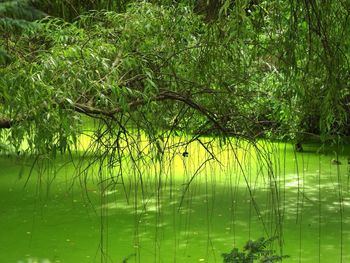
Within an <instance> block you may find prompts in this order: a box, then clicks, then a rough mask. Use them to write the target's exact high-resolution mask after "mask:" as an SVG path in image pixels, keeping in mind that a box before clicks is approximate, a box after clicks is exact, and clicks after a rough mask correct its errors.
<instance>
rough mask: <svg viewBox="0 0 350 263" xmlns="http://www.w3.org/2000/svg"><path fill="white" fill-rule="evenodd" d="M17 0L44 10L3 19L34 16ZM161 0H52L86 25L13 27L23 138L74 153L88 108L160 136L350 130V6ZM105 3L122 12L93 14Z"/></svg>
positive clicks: (11, 111) (11, 88)
mask: <svg viewBox="0 0 350 263" xmlns="http://www.w3.org/2000/svg"><path fill="white" fill-rule="evenodd" d="M15 2H16V3H21V5H19V6H17V7H21V8H19V9H20V10H22V11H23V12H22V11H21V12H22V13H23V14H24V13H27V11H28V12H29V13H33V14H36V10H37V9H33V7H32V6H33V5H30V2H29V1H6V2H1V3H0V11H1V12H2V13H1V14H2V17H3V19H2V21H5V20H6V19H9V18H11V19H12V17H14V18H16V20H15V21H22V20H18V19H17V18H19V17H20V16H19V15H18V16H15V15H12V14H15V13H16V12H14V11H9V10H14V9H13V7H14V6H15ZM154 2H155V3H150V2H148V3H147V2H142V3H129V1H125V2H120V7H119V9H118V8H116V7H115V6H114V5H115V3H116V2H113V3H114V4H113V3H112V2H111V1H92V0H91V1H88V2H87V3H85V4H84V3H83V2H79V3H77V4H76V5H71V4H72V3H73V2H71V1H63V2H61V1H48V2H47V3H46V4H47V5H45V4H43V5H42V8H44V10H45V11H46V12H48V13H51V14H57V15H60V16H62V17H64V18H66V20H69V21H71V20H74V22H67V21H65V20H64V19H60V18H54V17H47V18H45V19H43V20H41V21H37V22H34V23H31V25H34V26H33V27H30V28H29V27H24V28H23V29H22V30H21V32H20V34H14V33H13V32H12V31H11V29H4V30H6V35H7V37H6V38H5V39H1V40H0V44H1V46H2V47H5V48H2V50H1V51H0V53H1V54H3V55H2V56H1V57H2V60H3V64H8V65H7V66H6V67H4V68H3V69H1V74H2V76H3V77H2V78H1V80H0V84H1V86H0V92H1V93H0V97H1V101H0V103H1V106H0V107H1V109H2V116H1V117H2V119H1V120H0V124H1V125H2V127H5V128H8V127H11V131H10V137H9V138H11V141H12V143H13V144H15V145H16V146H18V147H19V145H21V144H22V143H23V141H24V138H26V140H27V143H28V144H29V146H30V147H31V148H32V149H36V150H39V151H52V150H53V149H59V150H61V151H64V150H65V149H67V147H68V146H69V145H74V142H75V141H76V140H75V139H74V138H76V137H77V135H78V134H79V132H80V128H79V127H80V125H81V122H82V115H85V116H87V117H88V118H92V119H96V120H102V121H103V122H104V123H108V125H109V127H110V130H113V129H121V130H125V129H127V128H130V127H133V128H137V129H141V130H144V131H145V132H146V134H147V135H148V136H149V137H150V138H152V140H153V141H156V140H157V139H156V138H155V137H157V136H158V134H160V133H161V132H162V131H164V130H168V131H170V132H177V133H179V132H186V133H192V134H197V135H202V134H220V135H225V136H226V135H234V136H238V137H244V138H249V139H252V140H253V139H254V138H256V137H261V136H265V137H273V138H276V137H278V138H287V139H292V140H296V141H299V140H301V139H303V137H304V134H316V135H321V136H322V138H327V136H336V137H337V136H341V135H348V134H349V133H350V129H349V128H350V124H349V122H348V118H347V116H348V113H349V98H350V97H349V84H350V83H349V81H350V78H349V73H348V72H349V64H348V60H349V57H348V56H349V55H348V54H350V52H349V47H350V43H349V41H350V40H349V37H348V36H349V34H348V33H350V32H349V30H350V29H349V28H350V27H348V26H347V25H348V24H347V16H348V13H349V6H348V5H346V4H345V3H343V2H339V3H338V2H329V1H326V2H323V1H314V2H312V3H308V2H302V3H299V4H297V2H296V1H293V0H292V1H285V2H283V3H282V2H281V1H228V0H227V1H220V4H219V5H217V6H216V13H215V14H212V15H210V14H209V16H210V19H209V18H208V14H205V12H204V11H203V10H207V9H206V8H209V7H210V6H211V4H214V2H212V1H209V2H205V3H204V2H203V3H202V2H201V1H198V2H195V3H192V2H191V3H190V1H176V3H175V2H172V1H166V2H163V3H166V4H167V6H164V5H161V4H159V3H157V1H154ZM39 3H44V2H43V1H38V2H35V3H34V6H37V8H39ZM59 3H61V4H62V5H61V8H59ZM198 5H200V6H201V8H202V9H200V8H199V7H198ZM73 6H74V8H73ZM10 7H11V8H12V9H11V8H10ZM29 7H30V8H29ZM101 8H106V9H107V10H108V9H113V8H114V9H115V8H116V9H117V11H119V12H115V11H98V10H97V11H89V10H90V9H101ZM198 8H199V9H198ZM203 8H204V9H203ZM73 9H74V10H73ZM4 10H5V11H4ZM200 10H202V11H200ZM54 11H55V12H56V11H57V13H55V12H54ZM84 11H88V12H87V13H85V14H81V12H84ZM67 12H68V13H67ZM203 12H204V13H203ZM4 14H5V15H4ZM18 14H20V13H18ZM78 15H79V17H78V18H77V16H78ZM334 17H337V20H335V19H333V18H334ZM26 18H28V19H29V18H30V19H32V18H34V16H32V17H30V16H26ZM5 50H6V51H5ZM10 62H11V63H10ZM67 69H69V70H67Z"/></svg>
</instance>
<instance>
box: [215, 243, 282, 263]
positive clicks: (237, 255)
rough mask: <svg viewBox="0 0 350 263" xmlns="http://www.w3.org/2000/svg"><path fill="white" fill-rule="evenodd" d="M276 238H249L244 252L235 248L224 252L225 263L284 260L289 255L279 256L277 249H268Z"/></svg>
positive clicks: (264, 262)
mask: <svg viewBox="0 0 350 263" xmlns="http://www.w3.org/2000/svg"><path fill="white" fill-rule="evenodd" d="M274 239H275V238H269V239H265V238H264V237H262V238H259V239H258V240H256V241H252V240H249V241H248V242H247V243H246V244H245V246H244V248H243V252H240V251H239V250H238V249H237V248H233V249H232V250H231V252H230V253H223V254H222V257H223V259H224V263H253V262H254V261H256V260H259V262H261V263H272V262H278V261H282V259H283V258H286V257H287V256H278V255H276V254H275V251H273V250H270V249H268V247H269V246H271V243H272V242H273V240H274Z"/></svg>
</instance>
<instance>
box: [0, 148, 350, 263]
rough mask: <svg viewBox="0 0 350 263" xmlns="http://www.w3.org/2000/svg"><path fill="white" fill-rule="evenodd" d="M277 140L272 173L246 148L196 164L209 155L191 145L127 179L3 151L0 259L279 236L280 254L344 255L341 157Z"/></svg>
mask: <svg viewBox="0 0 350 263" xmlns="http://www.w3.org/2000/svg"><path fill="white" fill-rule="evenodd" d="M272 149H273V150H272V151H273V153H272V154H271V156H272V158H271V161H272V163H271V167H272V168H273V171H274V172H273V175H272V176H271V174H270V177H269V176H268V173H267V172H266V171H267V169H266V167H265V168H264V167H260V166H259V165H258V164H257V163H258V162H259V160H258V158H256V155H254V154H251V153H250V149H245V150H243V151H238V153H237V155H236V156H235V157H237V158H234V154H232V153H228V152H222V153H218V159H219V160H220V161H221V164H218V163H217V162H215V161H208V162H207V163H206V165H205V167H204V166H203V167H201V169H199V171H198V172H197V173H196V171H197V169H198V168H199V167H200V163H203V161H205V160H206V156H205V154H203V153H196V154H194V152H199V151H197V149H195V148H192V149H191V148H189V150H188V151H189V156H188V157H187V158H186V157H183V156H182V155H181V154H180V153H177V155H176V157H175V159H174V162H173V163H172V164H165V165H159V164H154V165H153V166H152V165H148V166H147V167H144V168H141V170H138V169H136V168H135V167H134V168H133V166H130V167H131V168H130V169H129V170H127V171H124V175H123V180H124V181H123V184H121V178H120V177H117V176H116V175H115V174H113V173H115V171H114V172H111V173H109V172H108V171H107V170H106V172H100V173H99V172H98V169H97V168H96V167H95V168H94V167H92V168H91V169H90V170H89V171H88V172H87V173H83V172H82V171H81V173H80V174H79V173H77V172H76V171H77V167H78V166H77V163H79V157H76V158H75V159H74V162H68V163H67V161H69V160H70V159H69V158H68V157H60V158H58V160H56V161H55V165H47V164H46V165H45V164H42V166H40V165H38V166H34V167H32V166H31V164H32V162H33V160H32V159H26V160H24V159H21V158H18V157H8V156H6V155H3V156H2V157H1V158H0V226H1V234H0V262H16V263H17V262H45V263H49V262H63V263H65V262H67V263H70V262H72V263H73V262H101V261H103V262H117V263H121V262H123V260H124V259H126V258H129V259H128V260H127V261H125V262H142V263H143V262H145V263H147V262H222V258H221V253H224V252H229V251H230V250H231V248H232V247H233V246H234V245H235V246H237V247H239V248H242V247H243V245H244V243H245V241H247V240H248V239H257V238H259V237H262V236H265V237H266V236H267V235H270V236H271V235H274V234H279V235H280V236H282V241H283V246H282V248H283V251H282V253H283V254H287V255H289V256H290V258H288V259H286V260H285V261H284V262H349V261H350V232H349V231H350V224H349V223H350V222H349V221H350V217H349V206H350V198H349V197H350V195H349V187H348V164H347V160H346V156H345V155H341V156H339V159H340V161H341V162H342V164H341V165H334V164H332V162H331V159H332V158H334V154H333V153H330V154H328V155H327V154H320V153H317V152H316V151H317V149H318V148H317V146H310V147H308V148H307V151H305V152H303V153H297V154H295V153H294V151H293V150H292V148H291V147H290V146H288V145H287V146H286V145H284V144H281V145H274V146H273V147H272ZM238 160H239V161H238ZM39 168H40V169H39ZM31 170H32V173H31V176H30V178H28V174H30V173H29V172H30V171H31ZM39 171H40V172H39ZM140 176H142V183H141V182H140ZM110 178H114V179H113V180H114V183H116V184H109V183H110V182H111V179H110ZM269 178H270V180H269ZM271 179H272V180H271ZM101 180H102V183H101ZM189 181H191V184H190V185H189V187H187V183H188V182H189ZM247 182H248V184H249V187H250V188H249V189H250V191H249V189H248V188H247ZM276 187H277V189H278V193H277V194H278V198H277V199H276V192H275V191H274V189H276ZM251 196H253V197H254V198H253V200H252V198H251ZM276 200H277V201H276ZM276 202H279V205H277V204H276ZM278 208H279V210H278ZM275 249H277V250H278V251H279V247H278V246H277V244H275ZM101 251H102V252H103V253H101Z"/></svg>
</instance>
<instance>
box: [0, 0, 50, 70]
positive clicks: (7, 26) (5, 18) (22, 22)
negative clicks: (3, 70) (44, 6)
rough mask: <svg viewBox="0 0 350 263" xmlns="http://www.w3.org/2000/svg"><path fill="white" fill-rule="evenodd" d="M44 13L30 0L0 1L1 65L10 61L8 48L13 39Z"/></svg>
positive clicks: (30, 26) (31, 25)
mask: <svg viewBox="0 0 350 263" xmlns="http://www.w3.org/2000/svg"><path fill="white" fill-rule="evenodd" d="M44 15H45V14H44V13H43V12H42V11H40V10H38V9H36V8H34V7H33V6H32V5H31V2H30V1H29V0H9V1H0V33H1V35H2V36H3V41H2V42H1V45H0V65H6V64H8V63H10V61H11V55H10V54H9V53H8V49H9V48H10V47H9V46H10V45H11V42H12V41H13V39H15V38H16V37H18V34H20V33H21V32H22V31H23V30H28V29H30V28H32V27H33V26H34V25H33V23H32V21H34V20H36V19H39V18H42V17H44Z"/></svg>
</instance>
